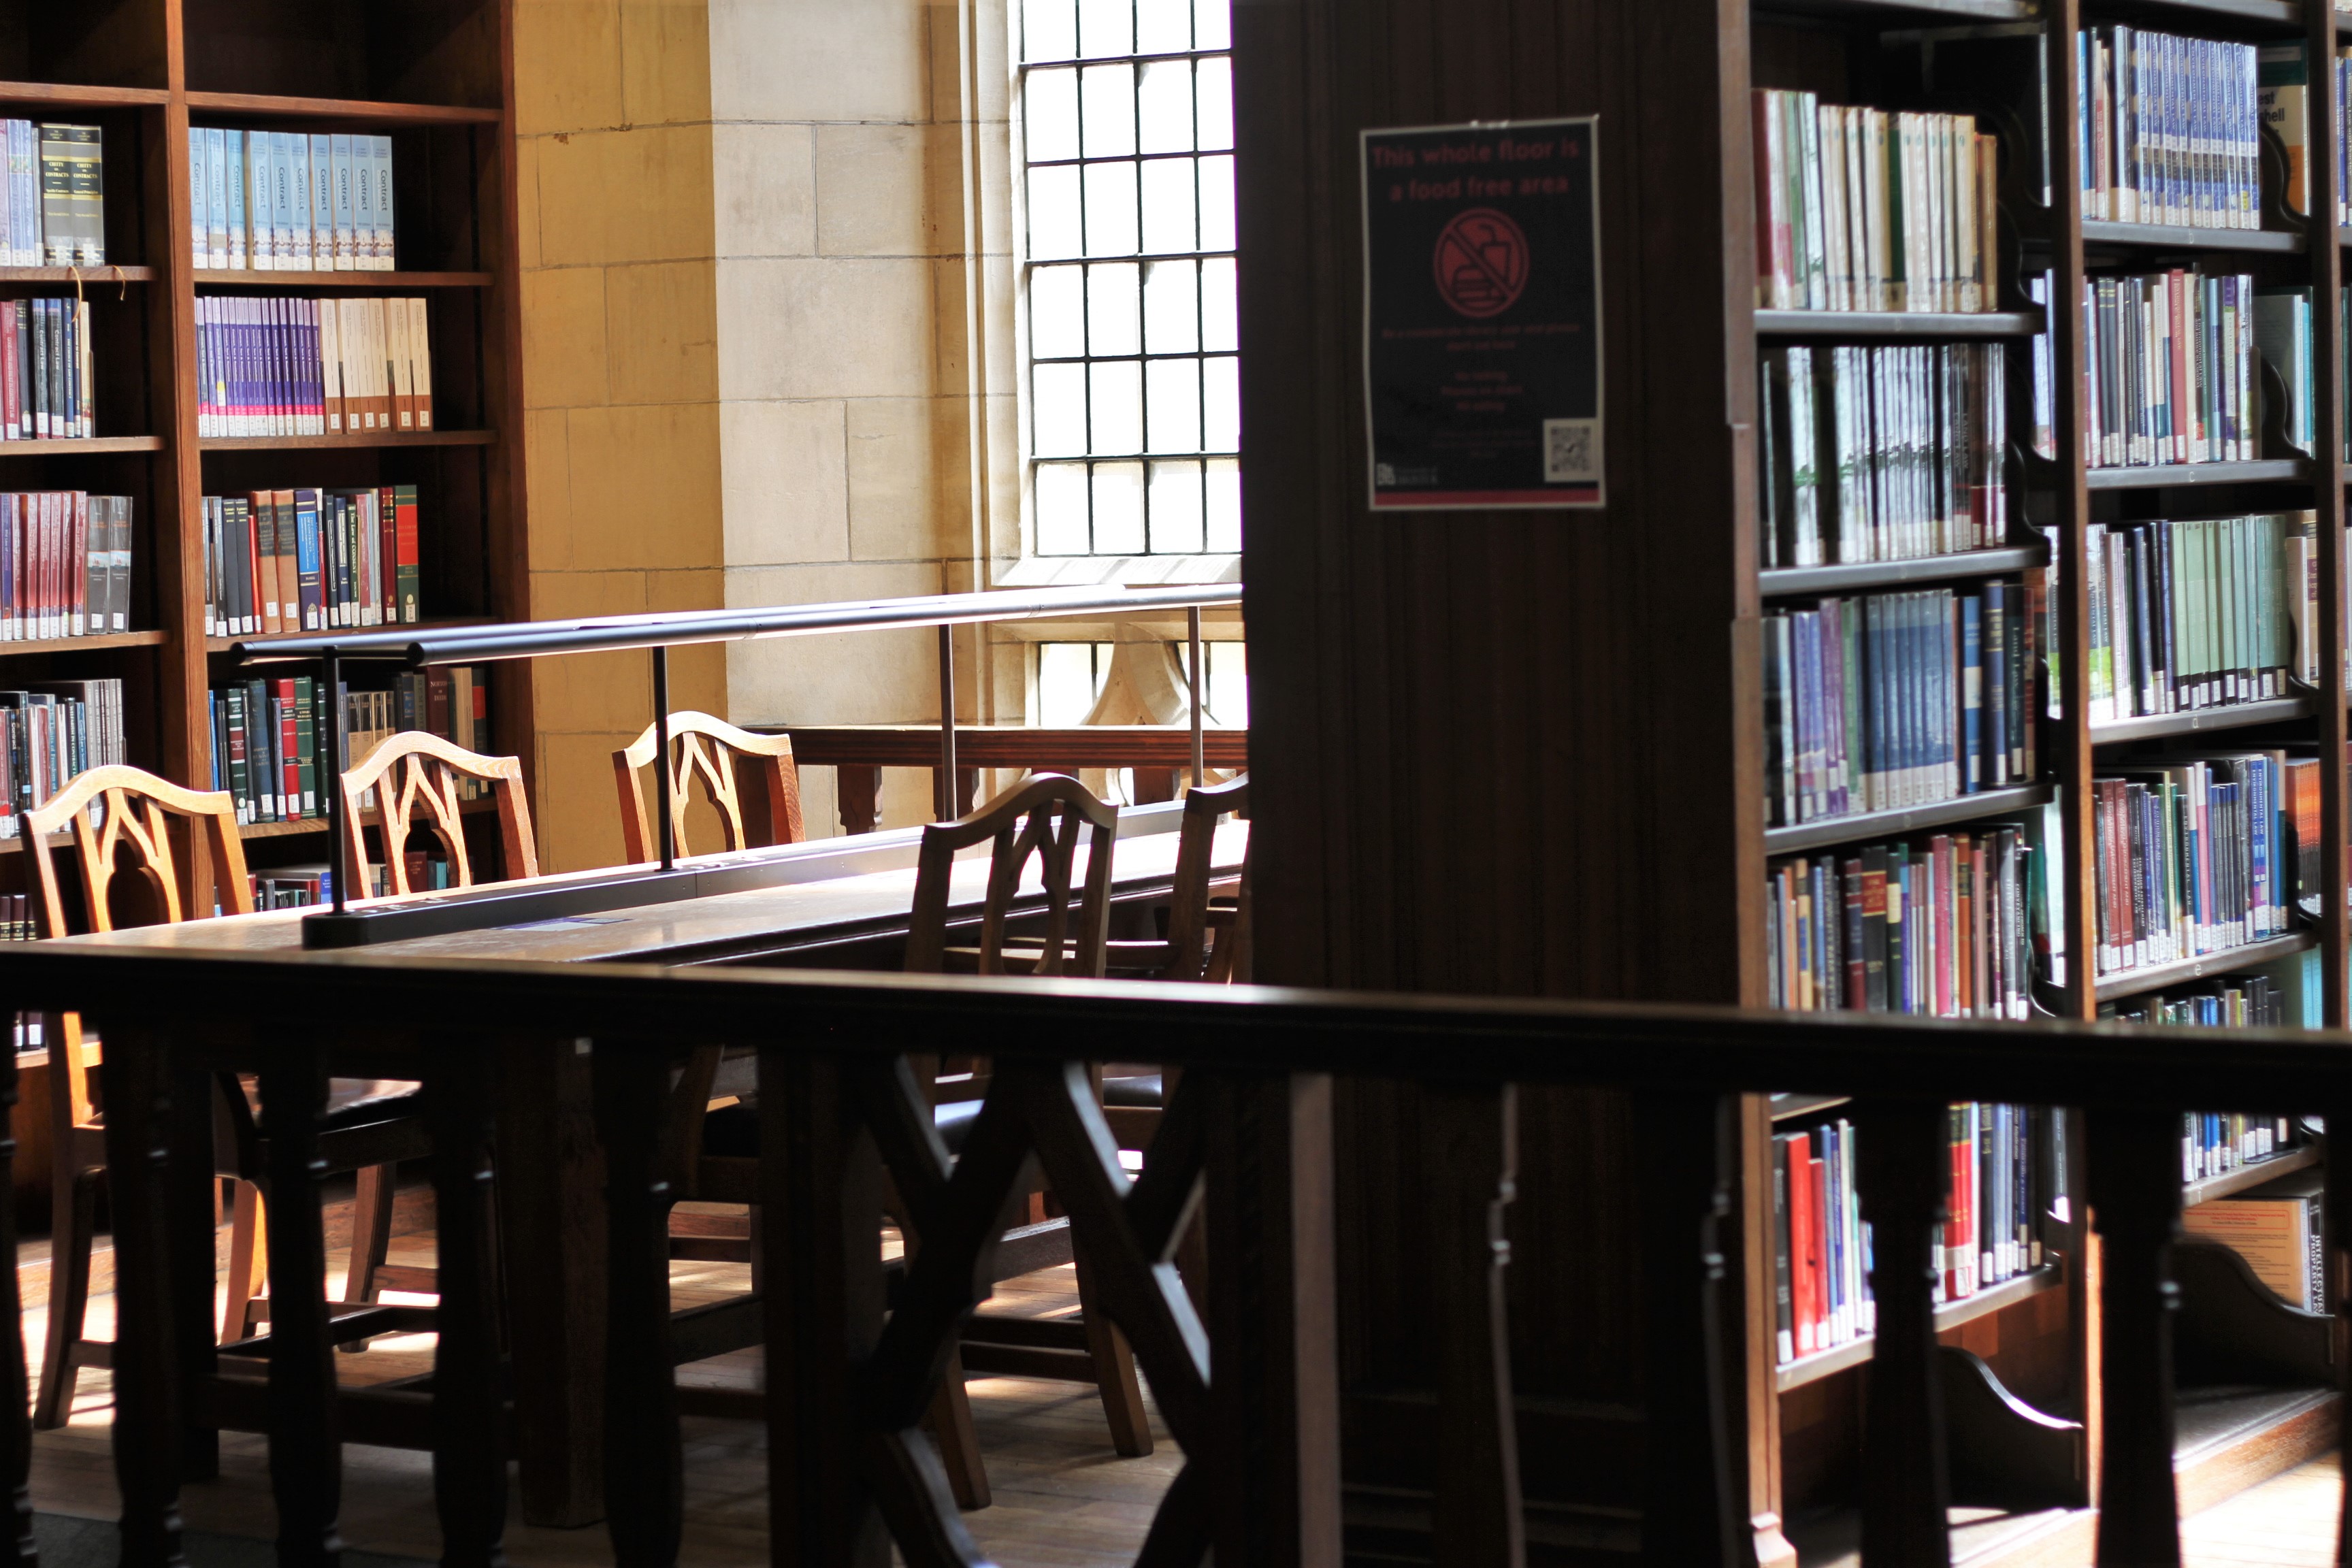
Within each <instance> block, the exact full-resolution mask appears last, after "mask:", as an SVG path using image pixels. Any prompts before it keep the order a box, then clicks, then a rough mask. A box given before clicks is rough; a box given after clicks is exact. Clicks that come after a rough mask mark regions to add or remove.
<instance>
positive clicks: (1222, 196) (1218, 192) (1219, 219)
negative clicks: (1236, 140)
mask: <svg viewBox="0 0 2352 1568" xmlns="http://www.w3.org/2000/svg"><path fill="white" fill-rule="evenodd" d="M1233 247H1234V161H1233V159H1232V158H1230V157H1224V158H1203V159H1202V160H1201V248H1202V250H1231V249H1232V248H1233Z"/></svg>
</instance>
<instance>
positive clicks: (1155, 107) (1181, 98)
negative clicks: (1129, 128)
mask: <svg viewBox="0 0 2352 1568" xmlns="http://www.w3.org/2000/svg"><path fill="white" fill-rule="evenodd" d="M1137 117H1138V118H1139V120H1140V121H1142V124H1143V129H1142V133H1141V134H1142V142H1143V151H1144V152H1146V153H1190V152H1191V151H1192V61H1190V60H1161V61H1160V62H1159V63H1158V64H1157V65H1148V66H1146V67H1144V68H1143V86H1142V87H1141V89H1139V92H1138V95H1137Z"/></svg>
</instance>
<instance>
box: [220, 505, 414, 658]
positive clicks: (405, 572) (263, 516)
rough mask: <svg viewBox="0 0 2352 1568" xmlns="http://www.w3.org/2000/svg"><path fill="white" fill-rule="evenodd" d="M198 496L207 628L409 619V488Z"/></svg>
mask: <svg viewBox="0 0 2352 1568" xmlns="http://www.w3.org/2000/svg"><path fill="white" fill-rule="evenodd" d="M204 501H205V521H204V528H205V636H206V637H267V636H268V635H270V634H272V633H277V632H301V631H323V630H326V629H328V628H331V627H334V626H394V625H407V624H413V623H415V621H416V620H418V619H419V618H420V616H421V613H422V612H421V611H420V609H419V607H418V581H417V579H418V567H417V521H416V512H417V507H416V487H415V485H381V486H376V487H373V488H371V489H287V490H251V491H247V493H246V494H244V495H236V496H206V497H205V498H204Z"/></svg>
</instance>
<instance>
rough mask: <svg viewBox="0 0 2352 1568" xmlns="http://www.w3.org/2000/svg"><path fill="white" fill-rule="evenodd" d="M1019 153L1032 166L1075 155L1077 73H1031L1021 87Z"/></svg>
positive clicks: (1076, 148) (1047, 71)
mask: <svg viewBox="0 0 2352 1568" xmlns="http://www.w3.org/2000/svg"><path fill="white" fill-rule="evenodd" d="M1021 110H1022V119H1021V128H1022V136H1023V141H1024V147H1023V152H1024V154H1025V155H1026V156H1027V158H1028V160H1029V162H1031V163H1053V162H1055V160H1057V159H1062V158H1075V157H1076V156H1077V155H1078V73H1077V72H1076V71H1074V70H1070V69H1067V68H1064V69H1060V70H1043V71H1031V72H1030V73H1029V75H1028V78H1027V79H1026V80H1025V81H1024V82H1023V83H1022V86H1021Z"/></svg>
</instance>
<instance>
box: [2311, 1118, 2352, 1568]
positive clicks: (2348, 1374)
mask: <svg viewBox="0 0 2352 1568" xmlns="http://www.w3.org/2000/svg"><path fill="white" fill-rule="evenodd" d="M2326 1123H2327V1133H2328V1138H2329V1159H2328V1161H2327V1191H2326V1196H2325V1197H2323V1198H2322V1199H2321V1200H2320V1205H2319V1206H2320V1219H2321V1223H2322V1224H2324V1225H2325V1226H2326V1227H2327V1252H2326V1276H2325V1278H2326V1282H2327V1294H2328V1300H2329V1304H2330V1305H2331V1306H2332V1307H2334V1308H2335V1310H2336V1343H2337V1344H2339V1345H2340V1344H2345V1343H2347V1342H2352V1340H2347V1331H2352V1290H2347V1289H2344V1280H2345V1277H2346V1274H2347V1264H2346V1260H2347V1258H2352V1159H2340V1158H2336V1152H2335V1143H2334V1141H2335V1140H2336V1139H2338V1138H2341V1139H2344V1140H2345V1141H2346V1142H2347V1145H2352V1099H2347V1100H2344V1101H2342V1102H2339V1103H2333V1104H2330V1105H2329V1106H2328V1107H2327V1116H2326ZM2336 1380H2337V1386H2338V1387H2340V1388H2342V1389H2344V1390H2345V1391H2346V1393H2347V1396H2352V1357H2347V1358H2345V1359H2343V1360H2339V1361H2338V1362H2337V1363H2336ZM2336 1568H2352V1485H2347V1488H2346V1496H2345V1501H2344V1506H2343V1507H2341V1508H2340V1509H2338V1510H2336Z"/></svg>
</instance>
